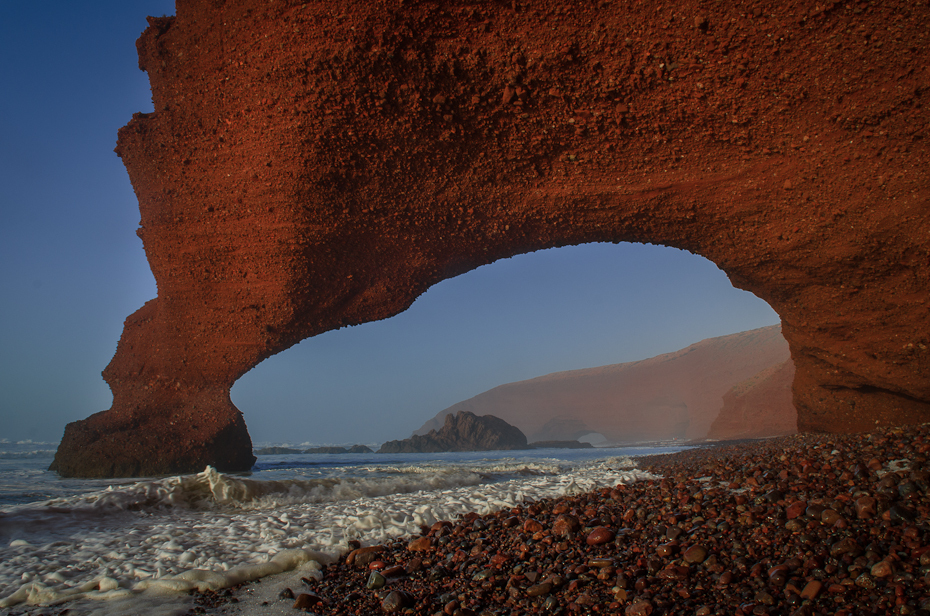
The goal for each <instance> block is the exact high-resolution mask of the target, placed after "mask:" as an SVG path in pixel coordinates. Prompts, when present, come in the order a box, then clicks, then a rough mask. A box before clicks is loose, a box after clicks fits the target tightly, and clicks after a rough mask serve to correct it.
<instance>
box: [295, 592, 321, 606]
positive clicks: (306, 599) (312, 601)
mask: <svg viewBox="0 0 930 616" xmlns="http://www.w3.org/2000/svg"><path fill="white" fill-rule="evenodd" d="M325 603H326V602H325V601H324V600H323V599H322V598H321V597H320V596H318V595H315V594H312V593H308V592H304V593H300V594H299V595H297V600H296V601H294V609H295V610H310V609H313V608H315V607H316V606H318V605H324V604H325Z"/></svg>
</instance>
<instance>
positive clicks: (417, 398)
mask: <svg viewBox="0 0 930 616" xmlns="http://www.w3.org/2000/svg"><path fill="white" fill-rule="evenodd" d="M173 13H174V3H173V2H166V1H155V0H131V1H129V2H127V1H125V0H113V1H102V0H95V1H94V2H86V3H85V2H81V3H78V2H73V1H72V0H55V1H52V2H43V3H37V2H34V0H4V2H3V5H2V14H0V213H2V218H0V439H9V440H22V439H32V440H43V441H57V440H58V439H59V438H60V437H61V434H62V431H63V430H64V426H65V424H66V423H67V422H69V421H74V420H76V419H82V418H84V417H86V416H88V415H90V414H91V413H94V412H97V411H101V410H104V409H106V408H108V407H109V406H110V403H111V400H112V398H111V395H110V391H109V388H108V387H107V385H106V383H104V381H103V379H102V378H101V376H100V372H101V370H103V368H104V366H106V364H107V363H108V362H109V361H110V359H111V358H112V356H113V353H114V351H115V350H116V342H117V340H118V339H119V335H120V332H121V331H122V326H123V320H124V319H125V318H126V317H127V316H128V315H129V314H130V313H132V312H133V311H135V310H136V309H138V308H139V307H140V306H141V305H142V304H143V303H144V302H145V301H146V300H148V299H151V298H152V297H154V296H155V281H154V279H153V277H152V275H151V272H150V271H149V268H148V264H147V262H146V260H145V254H144V252H143V250H142V243H141V241H140V240H139V239H138V238H137V237H136V235H135V230H136V227H137V226H138V222H139V211H138V206H137V203H136V200H135V195H134V194H133V192H132V187H131V185H130V183H129V178H128V176H127V174H126V171H125V169H124V167H123V165H122V163H121V162H120V160H119V158H118V157H117V156H116V154H114V153H113V148H114V147H115V145H116V132H117V130H118V129H119V127H120V126H123V125H124V124H126V123H127V122H128V121H129V119H130V118H131V117H132V114H133V113H134V112H136V111H151V110H152V102H151V93H150V91H149V88H148V80H147V77H146V75H145V73H143V72H141V71H140V70H139V69H138V63H137V57H136V51H135V40H136V38H137V37H138V36H139V34H140V33H141V32H142V30H144V29H145V27H146V21H145V17H146V16H147V15H165V14H173ZM777 322H778V317H777V315H776V314H775V313H774V311H772V309H771V308H770V307H769V306H768V305H767V304H766V303H765V302H763V301H762V300H760V299H758V298H756V297H754V296H753V295H750V294H749V293H746V292H744V291H739V290H736V289H734V288H733V287H732V286H731V285H730V283H729V281H728V280H727V278H726V275H725V274H724V273H723V272H721V271H720V270H719V269H717V268H716V266H714V265H713V264H712V263H710V262H709V261H707V260H705V259H703V258H701V257H697V256H695V255H691V254H689V253H686V252H682V251H680V250H675V249H671V248H664V247H657V246H645V245H633V244H620V245H604V244H599V245H587V246H579V247H574V248H562V249H558V250H549V251H543V252H538V253H534V254H531V255H522V256H519V257H515V258H513V259H508V260H505V261H501V262H498V263H494V264H492V265H489V266H485V267H481V268H479V269H477V270H474V271H472V272H469V273H467V274H465V275H462V276H459V277H458V278H455V279H452V280H447V281H444V282H442V283H440V284H438V285H436V286H435V287H433V288H432V289H430V290H429V291H428V292H427V293H425V294H424V295H423V296H421V297H420V298H419V299H418V300H417V301H416V303H415V304H414V305H413V307H411V308H410V309H409V310H408V311H407V312H405V313H403V314H401V315H399V316H397V317H395V318H393V319H389V320H387V321H382V322H378V323H369V324H366V325H361V326H358V327H353V328H348V329H343V330H339V331H335V332H329V333H327V334H323V335H321V336H317V337H315V338H312V339H309V340H306V341H304V342H303V343H301V344H300V345H298V346H297V347H294V348H292V349H290V350H289V351H286V352H284V353H281V354H279V355H277V356H275V357H273V358H271V359H269V360H267V361H265V362H264V363H263V364H261V365H260V366H258V367H257V368H255V369H254V370H252V372H250V373H249V374H247V375H246V376H245V377H243V378H242V379H241V380H240V382H239V383H237V384H236V386H235V387H234V388H233V392H232V397H233V401H234V402H235V403H236V405H237V406H238V407H239V409H240V410H242V412H243V413H244V414H245V419H246V422H247V424H248V426H249V431H250V432H251V434H252V438H253V441H255V442H256V443H265V442H275V443H281V442H291V443H295V444H296V443H301V442H315V443H348V442H363V443H375V442H382V441H385V440H389V439H396V438H404V437H407V436H409V435H410V433H411V432H412V431H413V430H414V429H416V428H418V427H419V426H420V425H421V424H423V422H424V421H426V420H427V419H429V418H430V417H432V416H433V415H435V414H436V413H437V412H439V411H441V410H443V409H444V408H446V407H448V406H451V405H452V404H454V403H456V402H459V401H460V400H463V399H466V398H470V397H471V396H474V395H477V394H479V393H481V392H483V391H486V390H487V389H490V388H492V387H495V386H497V385H500V384H502V383H507V382H511V381H515V380H521V379H527V378H532V377H535V376H540V375H543V374H547V373H549V372H556V371H559V370H570V369H576V368H585V367H591V366H598V365H604V364H611V363H619V362H625V361H634V360H638V359H644V358H647V357H652V356H654V355H657V354H660V353H666V352H671V351H675V350H678V349H680V348H683V347H685V346H687V345H689V344H692V343H694V342H697V341H699V340H702V339H704V338H709V337H713V336H720V335H724V334H729V333H734V332H739V331H745V330H748V329H753V328H756V327H762V326H765V325H771V324H774V323H777Z"/></svg>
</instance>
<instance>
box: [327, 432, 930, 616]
mask: <svg viewBox="0 0 930 616" xmlns="http://www.w3.org/2000/svg"><path fill="white" fill-rule="evenodd" d="M877 434H878V436H875V435H873V437H872V438H869V436H832V437H831V436H827V435H798V436H794V437H785V438H780V439H768V440H766V441H764V442H757V443H753V444H749V445H721V446H717V447H711V448H701V449H695V450H690V451H685V452H681V453H679V454H675V455H672V456H662V457H661V458H658V457H657V458H645V459H642V460H641V461H640V465H641V466H642V467H645V468H646V469H648V470H650V471H651V472H653V473H655V474H656V475H660V476H661V477H660V478H659V479H656V480H652V481H648V480H647V481H640V482H638V483H634V484H630V485H626V486H617V487H605V488H603V489H601V490H599V491H597V492H594V493H589V494H577V495H571V496H563V497H560V498H558V499H555V500H550V501H546V500H543V501H538V502H530V503H527V504H526V505H524V506H523V507H514V508H513V509H507V510H505V511H501V512H498V513H496V514H489V515H486V516H481V517H478V516H472V517H468V516H466V517H463V518H462V519H460V520H454V521H452V522H446V523H443V524H439V525H434V526H433V527H431V528H430V529H424V530H428V531H429V534H430V536H429V537H420V538H418V539H414V540H411V539H410V538H408V539H397V540H396V541H394V542H393V543H391V544H388V545H386V546H384V548H383V551H381V552H378V553H377V557H376V558H375V557H374V556H372V557H371V559H370V560H369V564H370V563H371V562H374V561H380V562H382V563H384V568H382V569H381V570H380V571H369V570H368V566H369V565H367V564H366V565H365V568H361V566H360V562H359V556H361V553H360V552H359V551H358V550H355V551H353V552H352V553H351V554H350V556H351V557H352V560H353V561H354V562H353V564H349V562H348V560H349V559H346V560H344V561H340V562H339V563H336V564H334V565H331V566H329V567H327V569H326V570H325V575H324V576H323V579H322V580H321V581H318V582H315V583H314V586H313V589H314V591H315V592H318V593H319V595H318V596H320V597H326V598H327V599H328V600H330V604H329V605H327V607H326V613H332V614H338V613H342V614H346V615H349V614H372V613H377V612H378V611H379V610H383V611H384V612H397V613H400V612H403V613H405V614H411V615H415V616H431V615H434V614H437V613H439V612H443V613H445V614H447V616H455V615H458V616H470V615H471V614H475V615H477V614H482V613H484V614H502V613H514V614H517V613H520V614H531V613H537V614H549V613H551V614H559V615H561V616H574V615H575V614H578V615H580V614H593V613H595V612H597V613H600V614H627V615H634V616H635V615H639V614H645V615H650V614H654V613H655V614H687V615H692V614H693V615H696V616H710V615H711V614H716V613H723V614H743V615H744V616H748V615H750V614H753V615H755V614H769V615H774V614H795V615H797V616H804V615H807V616H813V615H814V614H845V615H846V616H851V615H853V614H861V613H882V614H885V613H887V614H898V613H901V614H905V613H914V612H916V611H917V609H918V608H919V607H922V604H921V602H922V601H926V600H927V589H928V588H930V574H928V573H926V569H927V567H930V532H928V531H927V529H926V528H925V526H924V525H923V522H922V520H926V519H928V517H930V494H928V491H927V490H926V489H924V488H921V487H920V486H921V484H920V482H921V481H923V482H924V484H926V483H927V478H926V477H923V476H920V475H918V476H916V477H915V478H908V477H909V474H910V473H912V472H919V471H920V470H921V469H922V468H924V466H925V465H926V464H927V461H928V455H927V454H928V453H930V426H926V427H918V428H913V429H908V431H906V432H904V433H903V434H907V435H909V436H908V437H907V438H905V437H903V436H901V435H894V436H893V437H888V436H885V435H886V434H888V433H886V432H880V431H878V432H877ZM921 447H925V449H924V450H923V451H921V450H920V448H921ZM900 459H909V460H911V461H912V462H911V463H910V467H909V468H907V469H905V470H902V471H901V472H900V473H897V474H896V473H895V472H892V473H891V474H895V475H896V477H897V479H894V478H893V481H885V485H884V486H880V485H879V484H880V482H881V481H883V479H882V478H883V477H887V476H888V474H887V473H885V472H884V471H885V470H886V464H889V463H890V461H893V460H900ZM876 466H877V468H875V467H876ZM825 467H827V469H829V470H824V468H825ZM911 469H917V471H914V470H911ZM840 475H843V477H844V478H843V479H839V477H840ZM879 475H881V477H880V476H879ZM750 477H751V478H753V482H749V481H748V480H747V479H748V478H750ZM830 477H832V478H833V479H831V478H830ZM696 478H702V480H701V481H698V480H697V479H696ZM907 482H911V483H913V484H914V485H915V486H917V488H918V489H914V488H912V487H911V486H908V487H906V488H905V489H903V490H902V489H901V486H902V485H904V484H905V483H907ZM731 484H735V485H733V487H731ZM737 489H738V490H739V492H735V491H734V490H737ZM918 516H919V520H921V521H918V522H915V521H914V520H917V518H918ZM909 517H910V521H909V520H908V518H909ZM572 518H573V519H574V521H575V522H577V527H575V522H573V521H572ZM479 521H480V524H479ZM840 521H842V522H843V523H845V525H846V526H845V527H843V526H842V525H841V524H840ZM583 526H586V527H588V528H587V530H586V531H585V532H580V531H581V529H582V527H583ZM618 537H620V538H622V541H619V540H617V541H614V540H615V539H617V538H618ZM419 539H426V540H428V541H430V540H431V543H428V544H427V542H426V541H424V542H422V543H423V544H427V545H429V548H428V550H422V551H416V550H411V549H410V548H409V546H410V544H412V543H413V542H414V541H418V540H419ZM440 540H441V541H440ZM679 541H680V542H681V544H679V543H678V542H679ZM679 554H680V555H679ZM353 555H354V556H353ZM676 555H678V556H677V558H676ZM393 571H396V572H398V573H400V572H401V571H402V572H403V573H402V574H400V575H398V576H397V577H391V578H390V580H391V581H390V586H389V587H381V588H380V589H371V590H365V586H366V580H367V579H369V578H370V577H371V576H373V575H375V574H377V575H380V576H383V577H384V578H385V579H387V578H388V576H387V575H386V574H387V573H388V572H393ZM388 588H389V589H390V590H391V592H387V590H388ZM346 589H349V590H352V589H357V590H360V591H361V592H354V591H353V592H348V591H347V590H346ZM347 592H348V594H347ZM924 609H926V608H924ZM908 610H910V611H908Z"/></svg>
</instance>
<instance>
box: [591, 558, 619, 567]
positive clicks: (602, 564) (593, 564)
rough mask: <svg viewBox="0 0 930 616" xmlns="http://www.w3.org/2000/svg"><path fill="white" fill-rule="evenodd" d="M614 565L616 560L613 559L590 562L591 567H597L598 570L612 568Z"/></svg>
mask: <svg viewBox="0 0 930 616" xmlns="http://www.w3.org/2000/svg"><path fill="white" fill-rule="evenodd" d="M613 565H614V560H613V559H612V558H592V559H590V560H589V561H588V566H589V567H596V568H598V569H603V568H604V567H612V566H613Z"/></svg>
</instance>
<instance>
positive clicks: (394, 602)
mask: <svg viewBox="0 0 930 616" xmlns="http://www.w3.org/2000/svg"><path fill="white" fill-rule="evenodd" d="M412 603H413V600H412V597H411V596H410V595H409V594H407V593H405V592H403V591H401V590H394V591H391V592H389V593H388V595H387V596H386V597H385V598H384V599H383V600H382V601H381V609H382V610H384V611H385V612H387V613H388V614H390V613H393V612H399V611H400V610H402V609H404V608H405V607H409V606H410V605H411V604H412Z"/></svg>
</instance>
